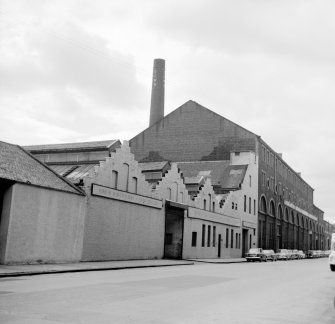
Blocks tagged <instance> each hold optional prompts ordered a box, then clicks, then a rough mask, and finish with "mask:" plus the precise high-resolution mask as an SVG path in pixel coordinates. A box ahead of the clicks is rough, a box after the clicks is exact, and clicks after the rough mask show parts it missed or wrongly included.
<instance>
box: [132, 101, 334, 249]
mask: <svg viewBox="0 0 335 324" xmlns="http://www.w3.org/2000/svg"><path fill="white" fill-rule="evenodd" d="M130 147H131V151H132V152H133V153H134V155H135V158H136V159H137V160H138V161H140V162H141V161H147V162H148V161H160V160H168V161H174V162H190V161H193V162H196V161H198V162H201V161H226V160H227V159H229V157H230V155H231V154H232V153H233V154H237V155H239V154H242V153H243V152H253V153H254V154H255V157H256V159H257V161H258V164H257V168H258V170H257V175H256V178H257V182H258V186H257V188H258V189H257V200H256V204H257V209H258V213H257V233H258V234H257V235H258V238H257V246H259V247H262V248H266V249H274V250H277V249H279V248H288V249H300V250H305V251H306V250H308V249H328V248H329V235H326V228H327V227H329V226H328V223H327V222H325V221H324V219H323V212H322V210H320V209H319V208H317V207H316V206H315V205H314V203H313V188H312V187H311V186H310V185H309V184H308V183H307V182H306V181H304V179H303V178H302V176H301V174H299V173H297V172H295V171H294V170H293V169H292V168H291V167H290V166H289V165H288V164H287V163H286V162H285V161H284V160H283V158H282V155H281V154H279V153H276V152H275V151H274V150H273V149H272V148H271V147H270V146H269V145H268V144H267V143H266V142H265V141H264V140H263V139H262V138H261V137H260V136H258V135H256V134H254V133H252V132H250V131H248V130H246V129H244V128H243V127H241V126H239V125H237V124H235V123H233V122H231V121H229V120H227V119H226V118H224V117H222V116H220V115H218V114H216V113H214V112H213V111H211V110H209V109H207V108H205V107H203V106H201V105H199V104H198V103H196V102H194V101H188V102H186V103H185V104H184V105H182V106H181V107H179V108H178V109H176V110H175V111H173V112H172V113H170V114H169V115H167V116H165V117H163V118H160V119H158V120H156V121H155V123H153V124H152V125H151V126H149V127H148V128H147V129H146V130H144V131H143V132H141V133H140V134H138V135H137V136H135V137H134V138H132V139H131V140H130ZM203 171H204V172H205V171H206V170H203ZM215 188H216V190H217V192H218V193H219V192H220V191H224V188H222V187H221V188H220V186H216V187H215ZM246 204H247V205H248V204H249V205H250V206H247V209H248V208H251V209H252V208H253V205H252V204H254V201H253V200H251V201H249V199H248V198H247V202H246Z"/></svg>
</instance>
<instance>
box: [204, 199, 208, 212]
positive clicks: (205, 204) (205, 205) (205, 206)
mask: <svg viewBox="0 0 335 324" xmlns="http://www.w3.org/2000/svg"><path fill="white" fill-rule="evenodd" d="M206 209H207V201H206V199H204V210H206Z"/></svg>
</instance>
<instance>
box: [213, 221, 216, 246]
mask: <svg viewBox="0 0 335 324" xmlns="http://www.w3.org/2000/svg"><path fill="white" fill-rule="evenodd" d="M215 239H216V226H213V246H214V247H215Z"/></svg>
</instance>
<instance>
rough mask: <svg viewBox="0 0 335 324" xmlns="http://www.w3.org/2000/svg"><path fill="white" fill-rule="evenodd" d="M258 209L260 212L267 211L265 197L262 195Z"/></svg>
mask: <svg viewBox="0 0 335 324" xmlns="http://www.w3.org/2000/svg"><path fill="white" fill-rule="evenodd" d="M259 209H260V211H261V212H262V213H265V214H266V213H267V208H266V199H265V197H264V196H262V197H261V200H260V206H259Z"/></svg>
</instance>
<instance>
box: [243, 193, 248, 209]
mask: <svg viewBox="0 0 335 324" xmlns="http://www.w3.org/2000/svg"><path fill="white" fill-rule="evenodd" d="M243 206H244V207H243V209H244V211H245V212H246V211H247V196H246V195H244V205H243Z"/></svg>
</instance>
